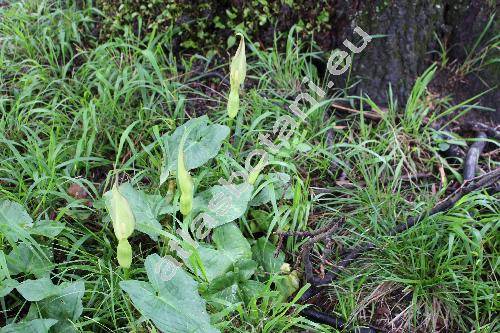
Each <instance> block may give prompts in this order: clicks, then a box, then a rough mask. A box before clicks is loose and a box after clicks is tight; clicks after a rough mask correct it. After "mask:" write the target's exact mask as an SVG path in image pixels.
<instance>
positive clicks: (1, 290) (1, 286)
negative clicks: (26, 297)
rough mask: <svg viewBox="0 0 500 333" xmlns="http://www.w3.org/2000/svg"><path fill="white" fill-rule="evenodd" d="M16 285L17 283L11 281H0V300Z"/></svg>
mask: <svg viewBox="0 0 500 333" xmlns="http://www.w3.org/2000/svg"><path fill="white" fill-rule="evenodd" d="M18 285H19V282H17V281H16V280H13V279H4V280H0V298H1V297H5V296H7V295H8V294H10V292H11V291H12V290H14V288H15V287H17V286H18Z"/></svg>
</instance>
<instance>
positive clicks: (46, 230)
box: [30, 220, 64, 238]
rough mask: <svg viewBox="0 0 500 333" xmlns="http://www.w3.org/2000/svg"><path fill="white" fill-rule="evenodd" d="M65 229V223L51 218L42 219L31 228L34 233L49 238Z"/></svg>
mask: <svg viewBox="0 0 500 333" xmlns="http://www.w3.org/2000/svg"><path fill="white" fill-rule="evenodd" d="M63 230H64V223H61V222H56V221H51V220H40V221H37V222H35V224H34V225H33V228H31V229H30V233H31V234H32V235H40V236H45V237H49V238H54V237H56V236H57V235H59V234H60V233H61V231H63Z"/></svg>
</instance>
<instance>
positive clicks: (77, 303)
mask: <svg viewBox="0 0 500 333" xmlns="http://www.w3.org/2000/svg"><path fill="white" fill-rule="evenodd" d="M56 287H57V288H58V292H57V293H56V294H55V295H54V296H51V297H49V298H46V299H44V300H42V301H40V302H37V308H38V309H39V311H40V314H41V315H42V316H43V317H45V318H54V319H58V320H59V321H58V322H57V324H56V325H55V326H54V328H52V330H53V331H54V332H65V333H71V332H78V330H77V329H76V328H75V327H74V325H73V323H72V322H75V321H76V320H77V319H78V318H80V316H81V315H82V312H83V304H82V298H83V294H84V293H85V284H84V282H83V281H77V282H63V283H61V284H60V285H58V286H56Z"/></svg>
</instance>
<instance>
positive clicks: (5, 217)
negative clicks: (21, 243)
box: [0, 200, 33, 243]
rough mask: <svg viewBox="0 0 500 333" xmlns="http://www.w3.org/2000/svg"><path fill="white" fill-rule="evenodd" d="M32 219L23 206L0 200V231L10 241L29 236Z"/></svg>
mask: <svg viewBox="0 0 500 333" xmlns="http://www.w3.org/2000/svg"><path fill="white" fill-rule="evenodd" d="M32 226H33V219H32V218H31V217H30V216H29V214H28V212H26V210H25V209H24V207H23V206H21V205H20V204H18V203H17V202H14V201H10V200H2V201H0V233H2V234H4V235H5V237H6V238H7V240H9V241H10V242H11V243H15V242H17V241H18V240H19V239H26V238H28V237H29V231H28V229H30V228H31V227H32Z"/></svg>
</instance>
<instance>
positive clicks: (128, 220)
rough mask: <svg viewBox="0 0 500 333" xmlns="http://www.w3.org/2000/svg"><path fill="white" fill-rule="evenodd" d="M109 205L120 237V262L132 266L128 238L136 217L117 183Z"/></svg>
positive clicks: (121, 264) (110, 213)
mask: <svg viewBox="0 0 500 333" xmlns="http://www.w3.org/2000/svg"><path fill="white" fill-rule="evenodd" d="M107 207H108V210H109V215H110V217H111V221H112V223H113V230H114V232H115V235H116V238H117V239H118V247H117V249H116V257H117V259H118V264H119V265H120V267H123V268H130V265H131V264H132V247H131V246H130V243H129V242H128V238H129V237H130V236H131V235H132V233H133V232H134V228H135V218H134V214H133V213H132V209H131V208H130V204H129V202H128V200H127V199H126V198H125V197H124V196H123V195H122V194H121V193H120V190H119V189H118V186H117V185H116V184H115V185H113V188H112V190H111V195H110V200H109V205H107Z"/></svg>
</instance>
